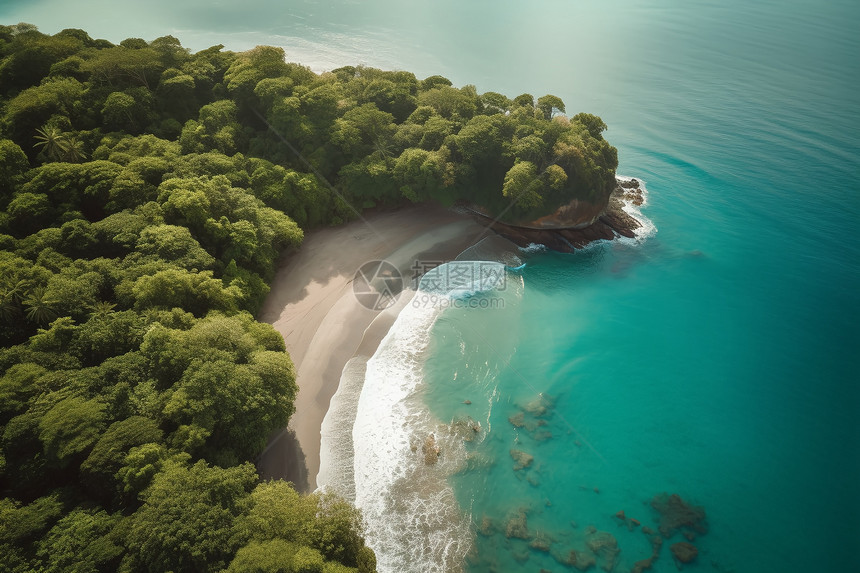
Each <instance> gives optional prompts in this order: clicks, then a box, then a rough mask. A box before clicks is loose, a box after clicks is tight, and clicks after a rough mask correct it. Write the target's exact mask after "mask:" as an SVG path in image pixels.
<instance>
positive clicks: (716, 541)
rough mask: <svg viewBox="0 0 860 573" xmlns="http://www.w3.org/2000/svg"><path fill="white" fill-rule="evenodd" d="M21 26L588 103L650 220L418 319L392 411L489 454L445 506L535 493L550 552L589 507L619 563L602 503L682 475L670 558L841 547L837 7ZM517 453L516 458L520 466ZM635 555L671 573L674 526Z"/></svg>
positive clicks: (92, 13)
mask: <svg viewBox="0 0 860 573" xmlns="http://www.w3.org/2000/svg"><path fill="white" fill-rule="evenodd" d="M20 20H24V21H29V22H33V23H35V24H37V25H39V26H40V28H42V29H43V30H44V31H46V32H54V31H58V30H59V29H61V28H65V27H82V28H86V29H88V30H90V31H91V32H92V33H93V35H94V36H103V37H107V38H108V39H111V40H113V41H119V40H121V39H122V38H123V37H126V36H140V37H145V38H147V39H151V38H154V37H156V36H161V35H163V34H165V33H172V34H174V35H176V36H178V37H180V38H181V39H182V41H183V43H184V44H185V45H187V46H190V47H192V48H195V49H199V48H204V47H207V46H208V45H211V44H217V43H223V44H225V45H226V46H227V47H228V48H230V49H245V48H248V47H251V46H253V45H255V44H264V43H269V44H271V43H274V44H279V45H283V46H285V48H286V50H287V53H288V54H289V55H290V56H292V57H293V58H294V59H296V60H299V61H303V62H304V63H308V64H310V65H312V66H313V67H314V68H315V69H326V68H332V67H335V66H337V65H341V64H354V63H364V64H369V65H375V66H380V67H387V68H401V69H408V70H410V71H414V72H415V73H416V74H417V75H419V76H420V77H423V76H427V75H431V74H442V75H445V76H447V77H449V78H451V79H452V80H453V81H454V82H455V84H458V85H460V84H464V83H473V84H475V85H476V86H477V88H478V91H479V92H483V91H489V90H492V91H499V92H503V93H507V94H510V95H516V94H518V93H522V92H530V93H533V94H535V95H536V96H538V95H542V94H544V93H553V94H556V95H558V96H560V97H562V98H563V99H564V101H565V102H566V103H567V110H568V112H570V113H576V112H578V111H588V112H591V113H595V114H598V115H600V116H601V117H602V118H603V119H604V120H605V121H606V123H607V124H608V125H609V126H610V129H609V131H608V132H607V134H606V136H607V138H608V139H609V140H610V141H611V142H612V143H613V144H614V145H616V146H617V147H618V148H619V157H620V161H621V166H620V169H619V171H620V172H621V173H624V174H628V175H632V176H636V177H640V178H643V179H644V180H645V181H647V185H648V189H649V192H650V198H649V205H648V206H647V207H646V208H645V209H644V213H645V215H646V216H647V217H649V218H650V220H652V221H653V222H654V224H655V225H656V227H657V229H658V230H659V231H658V232H657V234H656V235H654V236H652V237H650V238H649V239H647V240H646V241H644V242H643V243H641V244H638V245H631V244H617V243H615V244H602V245H598V246H595V247H592V248H590V249H588V250H586V251H584V252H581V253H578V254H576V255H557V254H548V253H540V252H538V253H530V254H525V253H524V254H522V255H521V257H522V258H523V259H524V260H526V261H527V263H528V264H527V266H526V268H525V269H524V271H523V272H522V275H521V278H522V289H521V291H517V292H516V293H515V294H510V293H507V292H506V293H505V294H504V295H500V296H503V297H505V300H506V301H507V303H508V305H507V306H506V307H505V308H504V309H502V310H498V309H497V310H496V311H488V310H487V309H449V310H447V311H445V312H444V313H442V314H441V315H440V316H437V317H436V319H435V320H436V322H435V323H434V327H433V329H432V331H431V332H430V337H429V339H428V340H427V341H426V350H425V352H423V353H422V354H421V361H422V365H423V366H422V368H423V374H422V376H423V378H422V383H421V384H420V385H419V387H420V391H419V392H418V393H417V394H415V396H419V397H420V398H421V400H412V402H410V404H409V406H410V407H413V408H415V411H419V410H421V409H422V408H429V411H430V412H432V413H433V414H434V415H435V416H436V418H437V419H438V420H439V421H444V422H448V421H450V420H451V419H452V418H454V417H456V416H459V415H465V414H469V415H471V416H472V417H473V418H474V419H475V420H478V421H480V422H481V425H482V431H481V436H482V437H481V439H479V440H476V441H473V442H469V443H467V444H466V445H465V446H464V447H463V451H462V455H464V456H465V455H466V454H467V453H469V452H472V453H473V454H480V457H479V458H476V459H480V460H483V463H478V462H477V461H474V460H473V462H472V463H471V465H470V466H468V467H469V468H471V469H468V470H465V471H461V472H460V473H457V474H456V475H455V476H454V477H452V478H451V479H450V480H449V482H448V484H449V487H450V488H451V489H450V491H451V492H453V495H454V496H455V498H456V500H457V501H458V503H459V508H460V512H461V513H460V517H466V518H468V519H471V520H472V521H473V522H474V523H476V526H477V525H480V522H481V519H482V517H483V516H485V515H486V516H488V517H490V518H492V519H494V520H495V521H496V522H498V521H499V520H501V522H502V523H503V522H504V520H505V517H506V516H507V515H508V513H509V512H511V511H512V510H517V509H518V508H519V507H526V508H529V510H530V513H529V514H528V526H529V528H533V529H541V530H545V531H546V532H547V533H549V534H551V535H552V536H553V538H554V539H555V540H556V541H555V543H554V544H553V545H552V550H553V551H555V552H559V551H564V550H566V549H569V548H577V547H581V546H582V543H583V541H584V538H583V535H584V531H585V529H586V527H587V526H588V525H594V526H596V527H597V528H598V529H601V530H606V531H609V532H611V533H613V534H614V535H615V536H616V537H617V538H618V543H619V547H620V548H621V553H620V554H619V561H618V563H617V565H616V570H618V571H625V570H629V567H630V566H631V564H632V563H633V562H634V561H636V560H638V559H640V558H642V557H646V556H647V555H648V552H649V546H648V543H647V540H646V538H645V536H643V535H642V534H641V533H638V532H637V531H632V532H631V531H628V530H627V529H626V528H624V527H619V526H618V523H617V522H616V520H614V519H613V518H612V517H611V516H612V515H614V514H615V513H616V512H617V511H619V510H622V509H623V510H625V512H626V513H627V515H629V516H632V517H636V518H638V519H640V521H641V522H642V524H643V525H646V524H650V525H653V516H652V513H651V510H650V509H649V507H648V506H647V505H646V503H647V501H648V500H649V499H650V498H651V497H652V496H654V495H655V494H658V493H660V492H664V491H665V492H669V493H672V492H677V493H679V494H680V495H681V496H683V497H684V498H685V499H689V500H690V501H691V502H693V503H696V504H699V505H702V506H703V507H704V508H705V510H706V512H707V519H708V524H709V532H708V533H707V535H705V536H702V537H700V538H699V539H697V540H696V543H697V545H698V546H699V548H700V550H701V554H700V556H699V560H698V562H697V564H696V565H693V566H691V567H690V570H702V571H798V572H807V571H840V570H844V571H848V570H854V569H856V568H857V563H858V559H857V557H856V556H855V555H854V554H853V553H852V548H853V546H855V545H856V540H857V539H860V525H858V523H860V521H858V519H857V515H858V511H860V501H858V500H860V496H858V493H857V490H856V484H858V483H860V459H858V457H860V454H858V452H860V450H858V446H860V426H858V421H857V412H858V411H860V391H858V376H857V374H856V369H855V366H854V362H855V361H854V357H853V354H854V353H855V352H856V350H857V349H858V348H860V335H858V327H857V322H858V319H860V302H858V294H857V290H858V284H860V281H858V278H860V268H858V265H860V248H858V242H857V240H856V237H855V233H856V231H857V230H858V224H857V221H858V216H860V199H858V197H857V191H858V183H857V181H858V180H860V161H858V157H860V135H858V134H860V105H858V101H860V100H858V97H857V93H858V88H860V64H858V62H860V39H858V36H857V34H856V30H857V29H858V25H859V24H860V5H858V4H857V3H856V2H853V1H850V0H833V1H829V2H826V3H823V2H814V1H812V0H788V1H780V2H776V1H774V0H765V1H760V2H755V3H751V2H740V1H738V0H729V1H724V2H689V1H683V2H682V1H681V0H651V1H645V0H609V1H607V2H601V3H595V2H584V1H576V2H570V1H562V0H554V1H547V2H539V3H514V2H498V1H496V2H489V1H488V0H477V1H472V2H468V3H465V2H454V1H453V0H440V1H437V2H432V3H430V2H415V1H397V2H395V1H394V0H386V1H382V0H376V1H372V2H362V3H359V2H345V1H343V0H341V1H335V2H325V3H323V2H311V1H306V2H276V1H273V0H248V1H245V2H242V3H232V2H202V1H200V0H195V1H190V2H183V3H181V4H177V3H176V2H167V1H164V0H157V1H153V2H149V3H147V4H146V5H145V6H144V5H143V4H141V3H138V2H128V1H126V2H122V1H111V2H108V1H107V0H102V1H97V2H88V3H87V4H86V5H84V6H79V5H76V6H75V9H74V11H73V10H72V9H71V8H70V7H69V5H68V4H66V3H63V2H60V1H59V0H42V1H32V0H26V1H24V0H12V1H9V0H6V1H5V2H3V4H2V6H0V21H3V22H8V23H11V22H17V21H20ZM404 324H405V323H404ZM454 373H457V378H456V381H455V382H454V381H453V375H454ZM538 392H543V393H546V394H547V395H548V396H551V397H553V398H554V399H555V405H554V408H553V409H552V411H551V414H550V415H548V417H547V418H546V421H547V426H546V428H547V431H549V432H551V433H552V438H551V439H546V440H543V441H537V440H535V439H534V437H532V435H531V434H533V433H535V432H532V433H530V432H528V431H523V430H517V429H516V428H514V426H513V425H511V424H510V423H509V422H508V417H509V416H511V415H512V414H516V412H517V409H518V408H519V407H520V406H522V405H523V404H525V403H528V402H529V401H530V400H532V399H534V397H535V396H536V395H537V393H538ZM465 399H468V400H471V402H472V404H471V405H470V406H467V405H464V404H462V402H463V400H465ZM515 447H516V448H517V449H522V450H524V451H528V452H529V453H530V454H532V455H533V456H534V462H533V468H532V469H526V470H520V471H517V472H515V471H514V470H513V469H512V467H513V464H514V460H513V459H512V458H511V456H510V453H509V452H510V450H511V449H513V448H515ZM492 462H494V463H492ZM356 463H358V461H357V462H356ZM458 467H459V466H458ZM452 471H453V470H452ZM529 476H532V477H533V479H532V481H534V482H536V484H537V485H533V484H532V483H530V482H529V480H528V477H529ZM595 487H596V488H598V490H599V492H600V493H595V491H594V488H595ZM446 499H447V498H446ZM547 502H549V505H547ZM446 503H447V502H446ZM571 521H574V522H576V525H577V527H576V528H574V527H573V526H572V525H571ZM677 539H680V538H679V537H676V538H675V539H674V540H673V542H674V541H675V540H677ZM474 543H475V546H474V547H475V548H476V552H475V553H474V554H473V555H472V563H473V564H472V565H471V570H472V571H475V572H478V571H489V570H492V568H495V569H496V570H499V571H518V570H529V571H537V570H539V569H540V568H542V567H543V568H547V569H551V570H561V569H562V566H560V565H559V564H558V563H557V562H556V561H555V559H554V558H553V557H552V556H551V555H549V554H545V553H543V552H540V551H536V550H531V549H525V543H524V542H521V541H518V540H508V539H506V537H505V536H504V535H503V534H494V535H491V536H483V535H479V534H474ZM375 548H376V549H377V551H378V552H379V553H380V554H382V555H383V559H382V561H385V557H384V556H385V554H386V552H387V551H388V552H390V551H391V549H389V548H387V547H385V546H379V545H378V546H377V547H375ZM525 556H528V560H527V561H525V562H521V561H518V560H517V558H519V559H524V558H525ZM425 558H427V559H430V558H431V557H430V556H429V555H425ZM653 570H654V571H657V572H660V571H663V572H667V571H674V570H675V566H674V564H673V563H672V560H671V558H670V557H669V554H668V548H667V547H664V548H663V551H662V554H661V558H660V560H659V561H658V562H657V563H655V566H654V569H653Z"/></svg>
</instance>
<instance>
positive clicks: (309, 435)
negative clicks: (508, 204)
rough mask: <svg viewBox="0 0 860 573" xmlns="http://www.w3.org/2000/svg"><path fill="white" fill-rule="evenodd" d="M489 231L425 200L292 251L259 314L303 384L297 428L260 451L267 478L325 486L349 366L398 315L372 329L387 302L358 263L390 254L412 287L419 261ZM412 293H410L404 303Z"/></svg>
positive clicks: (442, 255) (450, 254)
mask: <svg viewBox="0 0 860 573" xmlns="http://www.w3.org/2000/svg"><path fill="white" fill-rule="evenodd" d="M490 234H492V233H490ZM486 235H487V231H486V230H485V228H484V227H482V226H481V225H479V224H478V223H476V222H475V221H474V220H473V218H472V217H470V216H467V215H462V214H458V213H455V212H453V211H450V210H447V209H444V208H441V207H432V206H427V205H421V206H414V207H408V208H405V209H400V210H397V211H378V212H371V213H370V214H365V215H364V218H363V220H362V219H360V220H356V221H352V222H350V223H348V224H346V225H342V226H339V227H333V228H325V229H318V230H313V231H310V232H309V233H307V234H306V236H305V240H304V242H303V244H302V246H301V248H300V249H299V250H298V251H296V252H294V253H291V254H289V255H287V256H285V258H284V259H283V260H282V262H281V264H280V267H279V269H278V272H277V274H276V276H275V279H274V280H273V281H272V283H271V292H270V293H269V296H268V297H267V299H266V302H265V303H264V305H263V308H262V309H261V311H260V315H259V319H260V320H261V321H263V322H268V323H270V324H272V325H273V326H274V327H275V329H277V330H278V332H280V333H281V335H282V336H283V337H284V341H285V342H286V347H287V351H288V352H289V353H290V356H291V357H292V360H293V363H294V364H295V367H296V373H297V383H298V386H299V392H298V396H297V397H296V404H295V405H296V412H295V414H293V417H292V418H291V420H290V424H289V428H287V429H285V430H283V431H281V432H279V433H277V434H276V435H274V436H272V438H271V440H270V442H269V445H268V446H267V448H266V450H265V451H264V452H263V453H262V454H261V455H260V457H259V458H258V462H257V466H258V470H259V472H260V476H261V478H263V479H269V478H281V479H286V480H288V481H292V482H293V483H294V484H295V485H296V486H297V487H298V488H299V489H300V490H305V491H312V490H314V489H315V488H316V476H317V472H318V471H319V464H320V428H321V426H322V422H323V419H324V417H325V414H326V411H327V410H328V407H329V403H330V401H331V397H332V395H334V393H335V391H337V388H338V383H339V381H340V377H341V372H342V371H343V368H344V366H345V365H346V363H347V361H349V360H350V358H352V357H353V356H354V355H356V353H357V352H358V351H359V347H361V349H360V354H361V355H363V356H370V355H372V354H373V352H374V350H375V348H376V346H378V344H379V342H380V341H381V340H382V338H383V337H384V336H385V334H386V332H387V328H385V327H384V326H382V325H387V326H390V324H391V322H393V317H392V318H391V319H390V320H383V321H377V322H376V323H374V326H373V328H370V329H369V328H368V327H369V326H370V325H371V323H373V322H374V319H375V318H376V317H377V315H379V314H380V312H381V311H380V310H373V309H369V308H366V307H365V306H364V305H362V304H361V303H360V302H359V301H358V299H357V298H356V297H355V295H354V293H353V277H354V276H355V273H356V271H357V270H358V269H359V267H361V265H362V264H364V263H365V262H368V261H372V260H386V261H388V262H390V263H392V264H393V265H395V266H396V267H397V268H398V269H399V271H400V274H401V276H402V277H403V280H404V285H405V287H406V288H407V289H408V287H409V285H410V282H411V279H412V278H413V277H414V274H415V270H414V267H415V266H416V261H418V262H419V266H423V265H429V264H433V263H437V264H438V263H440V262H444V261H449V260H451V259H453V258H454V257H456V256H457V254H459V253H460V252H461V251H463V250H464V249H466V248H468V247H469V246H471V245H473V244H475V242H477V241H478V240H480V239H481V238H482V237H485V236H486ZM411 296H412V295H411V293H410V292H403V293H402V294H401V295H400V297H399V299H398V302H400V303H401V305H402V302H403V299H404V297H411ZM397 308H398V306H397V305H395V306H393V307H392V308H391V309H389V311H388V312H387V313H386V314H387V315H389V316H390V315H392V314H393V313H392V311H396V309H397ZM395 316H396V314H395Z"/></svg>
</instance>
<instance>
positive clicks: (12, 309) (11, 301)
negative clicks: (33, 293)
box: [0, 279, 29, 322]
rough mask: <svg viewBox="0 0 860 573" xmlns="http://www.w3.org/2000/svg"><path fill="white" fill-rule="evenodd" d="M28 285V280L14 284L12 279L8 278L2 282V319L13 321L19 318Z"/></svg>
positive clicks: (0, 305) (0, 316) (0, 289)
mask: <svg viewBox="0 0 860 573" xmlns="http://www.w3.org/2000/svg"><path fill="white" fill-rule="evenodd" d="M28 286H29V283H28V281H26V280H19V281H18V282H16V283H15V284H12V281H11V280H9V279H6V280H3V281H2V283H0V319H2V320H4V321H7V322H13V321H14V320H15V319H17V318H18V315H19V314H20V313H21V308H20V302H21V299H22V298H23V297H24V291H25V290H26V289H27V287H28Z"/></svg>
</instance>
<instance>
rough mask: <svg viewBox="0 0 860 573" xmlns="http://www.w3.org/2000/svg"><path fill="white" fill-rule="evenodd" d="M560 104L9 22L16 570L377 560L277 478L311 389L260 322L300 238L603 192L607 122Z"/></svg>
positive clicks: (8, 236)
mask: <svg viewBox="0 0 860 573" xmlns="http://www.w3.org/2000/svg"><path fill="white" fill-rule="evenodd" d="M564 112H565V105H564V102H563V101H562V100H561V99H560V98H558V97H557V96H554V95H544V96H542V97H539V98H537V99H535V98H534V97H533V96H532V95H530V94H522V95H520V96H517V97H515V98H513V99H511V98H509V97H507V96H505V95H503V94H499V93H495V92H486V93H483V94H480V93H478V91H477V89H476V88H475V87H474V86H469V85H467V86H463V87H459V88H458V87H455V86H454V85H453V84H452V82H451V81H450V80H448V79H447V78H444V77H442V76H430V77H428V78H425V79H423V80H419V79H418V78H416V77H415V75H414V74H411V73H409V72H404V71H383V70H377V69H373V68H368V67H364V66H347V67H343V68H339V69H336V70H334V71H332V72H331V73H325V74H315V73H314V72H312V71H311V70H310V69H308V68H307V67H305V66H302V65H299V64H296V63H290V62H287V61H286V58H285V54H284V51H283V50H282V49H281V48H275V47H265V46H259V47H256V48H254V49H252V50H249V51H247V52H242V53H233V52H229V51H225V50H224V49H223V46H213V47H211V48H208V49H206V50H202V51H200V52H197V53H194V54H192V53H190V52H189V51H188V50H187V49H185V48H183V47H182V45H181V44H180V42H179V41H178V40H177V39H176V38H174V37H172V36H164V37H161V38H157V39H155V40H152V41H146V40H143V39H140V38H129V39H126V40H123V41H122V42H120V43H119V45H114V44H112V43H110V42H108V41H106V40H98V39H93V38H91V37H90V36H89V35H87V33H86V32H84V31H83V30H75V29H68V30H63V31H62V32H59V33H57V34H53V35H48V34H43V33H41V32H39V31H38V30H37V29H36V28H35V26H32V25H28V24H17V25H14V26H0V492H2V495H3V496H4V497H2V498H0V554H2V555H3V559H2V562H3V563H2V565H3V566H4V567H5V568H6V569H8V570H18V571H60V570H78V571H88V572H89V571H114V570H119V571H168V570H172V571H175V572H177V573H178V572H180V571H216V570H224V569H226V570H229V571H252V570H253V571H289V572H294V571H322V572H326V573H337V572H344V571H360V572H362V573H370V572H372V571H374V570H375V568H376V561H375V557H374V555H373V552H372V551H371V550H370V549H369V548H367V547H366V546H365V545H364V540H363V536H362V527H361V519H360V515H359V514H358V512H357V511H356V510H355V509H354V508H353V507H352V506H350V505H349V504H347V503H345V502H343V501H342V500H339V499H337V498H335V497H332V496H330V495H323V494H313V495H310V496H304V495H300V494H298V493H297V492H296V491H295V490H293V489H292V488H291V487H290V486H289V485H288V484H285V483H283V482H267V483H257V482H258V478H257V476H256V474H255V472H254V469H253V467H252V466H251V465H249V463H248V462H250V461H251V460H253V459H255V457H256V456H257V455H259V453H260V452H261V451H262V450H263V448H264V447H265V445H266V440H267V438H268V436H269V435H270V434H271V433H272V432H273V431H275V430H278V429H280V428H283V427H285V426H286V424H287V422H288V419H289V417H290V415H291V414H292V413H293V411H294V401H295V396H296V391H297V387H296V383H295V371H294V368H293V365H292V363H291V362H290V359H289V357H288V355H287V354H286V352H285V347H284V341H283V338H282V337H281V336H280V335H279V334H278V333H277V332H276V331H275V330H274V329H273V328H272V327H270V326H269V325H264V324H261V323H259V322H257V321H255V320H254V318H253V316H254V315H255V314H256V313H257V312H258V310H259V308H260V306H261V304H262V302H263V300H264V298H265V296H266V294H267V292H268V282H269V281H271V279H272V278H273V273H274V269H275V266H276V262H277V260H278V257H279V256H280V254H281V253H282V252H283V251H285V250H289V249H294V248H297V247H298V246H299V245H300V244H301V242H302V239H303V229H307V228H313V227H318V226H323V225H333V224H338V223H341V222H343V221H345V220H348V219H350V218H353V217H356V216H357V215H359V214H360V211H361V210H362V209H364V208H367V207H370V206H374V205H386V206H398V205H401V204H404V203H408V202H413V203H421V202H429V201H435V202H440V203H442V204H446V205H450V204H454V203H461V204H467V205H471V206H476V207H479V208H482V209H484V210H486V211H487V212H489V213H491V214H493V215H496V216H499V217H501V218H502V219H504V220H506V221H509V222H514V223H516V222H521V221H530V220H534V219H535V218H537V217H539V216H542V215H545V214H546V213H548V212H550V211H552V210H554V209H556V208H558V207H559V206H560V205H563V204H566V203H568V202H570V201H571V200H572V199H578V200H583V201H590V202H593V203H600V202H602V201H606V200H607V198H608V193H609V192H610V191H611V189H612V186H613V181H614V172H615V168H616V166H617V164H618V159H617V151H616V150H615V148H614V147H612V146H611V145H609V143H608V142H607V141H606V140H605V139H604V137H603V134H604V132H605V130H606V125H605V124H604V123H603V121H602V120H601V119H600V118H599V117H597V116H594V115H591V114H586V113H579V114H576V115H574V116H573V117H572V118H570V119H568V118H567V117H566V116H565V115H564Z"/></svg>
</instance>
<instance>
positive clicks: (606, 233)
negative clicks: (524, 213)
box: [470, 179, 644, 253]
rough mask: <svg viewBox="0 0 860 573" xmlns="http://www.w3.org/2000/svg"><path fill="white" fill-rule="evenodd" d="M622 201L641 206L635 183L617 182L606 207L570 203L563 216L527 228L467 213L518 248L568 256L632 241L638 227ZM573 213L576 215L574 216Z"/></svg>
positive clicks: (538, 221) (634, 181)
mask: <svg viewBox="0 0 860 573" xmlns="http://www.w3.org/2000/svg"><path fill="white" fill-rule="evenodd" d="M625 201H627V202H630V203H632V204H633V205H637V206H638V205H641V204H642V203H643V202H644V196H643V195H642V191H641V189H640V187H639V181H637V180H636V179H630V180H624V181H620V180H619V182H618V185H617V186H616V188H615V190H614V191H613V192H612V194H611V195H610V196H609V201H608V202H607V204H606V205H597V206H596V205H592V204H590V203H582V202H577V201H572V202H571V204H569V205H566V206H564V207H562V208H561V209H560V210H559V211H562V210H565V209H566V210H567V215H565V216H551V217H544V218H541V219H538V220H537V221H533V222H532V223H530V224H528V225H507V224H504V223H499V222H497V221H494V220H493V219H492V218H491V217H489V216H487V215H486V214H484V213H481V212H480V211H479V210H477V209H474V208H473V209H470V210H471V212H472V213H473V214H474V215H475V216H476V217H477V218H478V219H479V220H480V222H481V223H482V224H485V225H488V226H489V227H490V228H491V229H493V230H494V231H495V232H496V233H498V234H499V235H501V236H503V237H504V238H506V239H508V240H509V241H511V242H513V243H515V244H516V245H518V246H520V247H527V246H529V245H532V244H538V245H544V246H545V247H547V248H548V249H551V250H553V251H559V252H562V253H572V252H574V251H575V250H577V249H581V248H583V247H585V246H587V245H588V244H590V243H592V242H594V241H600V240H611V239H614V238H616V237H619V236H620V237H628V238H633V237H635V236H636V235H635V233H634V231H636V229H638V228H639V227H641V224H640V223H639V221H637V220H636V219H634V218H633V217H631V216H630V215H628V214H627V213H626V212H625V211H624V209H623V207H624V203H625ZM574 211H578V213H579V215H574V214H573V212H574Z"/></svg>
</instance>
